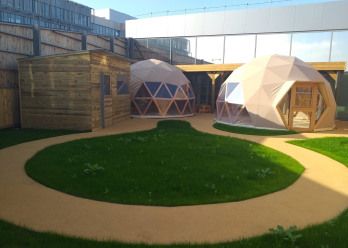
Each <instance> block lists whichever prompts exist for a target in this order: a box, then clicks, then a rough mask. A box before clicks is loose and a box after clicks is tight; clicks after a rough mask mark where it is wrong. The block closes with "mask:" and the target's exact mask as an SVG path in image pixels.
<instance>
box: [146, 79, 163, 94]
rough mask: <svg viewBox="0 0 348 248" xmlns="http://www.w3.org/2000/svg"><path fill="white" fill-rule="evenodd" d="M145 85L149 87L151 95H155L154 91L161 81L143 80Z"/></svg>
mask: <svg viewBox="0 0 348 248" xmlns="http://www.w3.org/2000/svg"><path fill="white" fill-rule="evenodd" d="M145 85H146V87H147V88H148V89H149V91H150V93H151V95H153V96H154V95H155V94H156V91H157V90H158V88H159V87H160V85H161V83H160V82H145Z"/></svg>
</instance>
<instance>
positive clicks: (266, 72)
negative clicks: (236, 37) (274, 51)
mask: <svg viewBox="0 0 348 248" xmlns="http://www.w3.org/2000/svg"><path fill="white" fill-rule="evenodd" d="M216 106H217V114H216V120H217V122H221V123H226V124H231V125H241V126H252V127H256V128H270V129H291V130H298V131H315V130H324V129H332V128H334V126H335V114H336V103H335V99H334V96H333V93H332V90H331V87H330V84H329V83H328V82H327V81H326V80H325V78H324V77H323V76H322V75H321V74H320V73H319V72H318V71H316V70H315V69H314V68H312V67H311V66H310V65H308V64H306V63H305V62H303V61H301V60H299V59H298V58H296V57H289V56H280V55H272V56H266V57H260V58H256V59H254V60H252V61H251V62H250V63H247V64H245V65H243V66H241V67H239V68H238V69H237V70H235V71H234V72H233V73H232V74H231V75H230V76H229V77H228V78H227V80H226V81H225V82H224V83H223V84H222V86H221V88H220V92H219V95H218V98H217V101H216Z"/></svg>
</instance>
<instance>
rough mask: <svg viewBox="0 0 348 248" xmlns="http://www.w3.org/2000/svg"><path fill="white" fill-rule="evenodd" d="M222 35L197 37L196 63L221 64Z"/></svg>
mask: <svg viewBox="0 0 348 248" xmlns="http://www.w3.org/2000/svg"><path fill="white" fill-rule="evenodd" d="M223 46H224V37H223V36H212V37H198V38H197V64H210V63H211V64H222V63H223V50H224V47H223Z"/></svg>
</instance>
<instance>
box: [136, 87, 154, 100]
mask: <svg viewBox="0 0 348 248" xmlns="http://www.w3.org/2000/svg"><path fill="white" fill-rule="evenodd" d="M135 97H151V95H150V94H149V92H148V91H147V89H146V87H145V85H143V84H142V85H141V86H140V88H139V90H138V91H137V93H136V95H135Z"/></svg>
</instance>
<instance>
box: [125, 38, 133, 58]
mask: <svg viewBox="0 0 348 248" xmlns="http://www.w3.org/2000/svg"><path fill="white" fill-rule="evenodd" d="M126 45H127V49H126V53H127V57H128V58H130V59H132V58H133V57H134V56H133V50H134V40H133V39H132V38H128V39H127V40H126Z"/></svg>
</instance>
